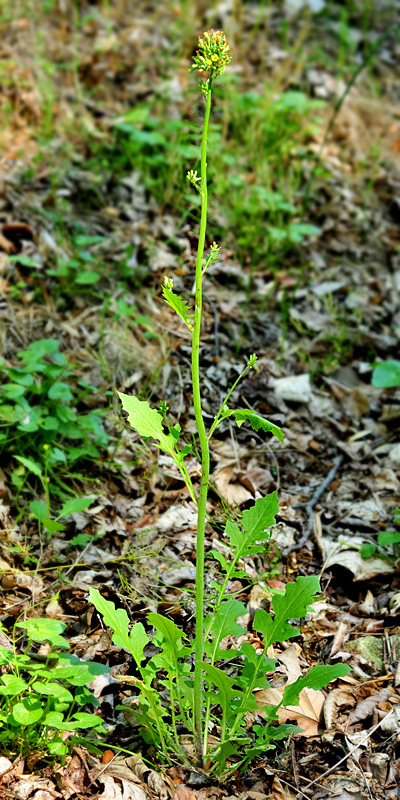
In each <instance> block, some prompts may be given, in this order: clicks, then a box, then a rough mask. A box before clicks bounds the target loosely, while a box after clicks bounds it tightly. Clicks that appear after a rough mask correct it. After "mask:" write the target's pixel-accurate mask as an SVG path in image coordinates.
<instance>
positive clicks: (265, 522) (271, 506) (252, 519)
mask: <svg viewBox="0 0 400 800" xmlns="http://www.w3.org/2000/svg"><path fill="white" fill-rule="evenodd" d="M278 511H279V500H278V495H277V493H276V492H271V494H267V495H266V496H265V497H260V498H259V499H258V500H256V502H255V503H254V505H253V506H252V507H251V508H249V509H246V510H245V511H243V514H242V516H241V520H239V522H240V523H241V525H242V527H243V530H241V528H240V527H239V525H238V524H237V522H232V520H228V522H227V523H226V526H225V534H226V535H227V536H228V538H229V541H230V544H231V547H232V549H233V550H234V551H236V553H239V554H241V553H242V552H243V551H244V550H245V548H246V549H247V548H248V549H250V548H251V547H252V545H254V544H255V543H256V542H264V541H266V540H267V539H269V530H267V531H266V529H268V528H271V527H272V525H274V524H275V514H277V513H278Z"/></svg>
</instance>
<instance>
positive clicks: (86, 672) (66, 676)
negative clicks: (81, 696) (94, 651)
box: [56, 654, 110, 686]
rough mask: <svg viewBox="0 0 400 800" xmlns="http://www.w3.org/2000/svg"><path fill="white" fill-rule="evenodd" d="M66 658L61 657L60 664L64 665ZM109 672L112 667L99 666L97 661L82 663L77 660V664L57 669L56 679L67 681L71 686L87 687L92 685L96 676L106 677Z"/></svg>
mask: <svg viewBox="0 0 400 800" xmlns="http://www.w3.org/2000/svg"><path fill="white" fill-rule="evenodd" d="M68 655H69V654H68ZM64 658H65V656H63V655H60V658H59V663H62V661H63V659H64ZM109 672H110V667H107V666H106V665H105V664H98V663H97V662H96V661H87V662H81V661H79V659H77V663H74V664H72V665H71V666H61V667H57V674H56V677H57V678H58V679H59V680H61V681H66V682H67V683H69V684H71V686H86V684H87V683H91V681H92V680H93V679H94V678H95V677H96V675H106V674H107V673H109Z"/></svg>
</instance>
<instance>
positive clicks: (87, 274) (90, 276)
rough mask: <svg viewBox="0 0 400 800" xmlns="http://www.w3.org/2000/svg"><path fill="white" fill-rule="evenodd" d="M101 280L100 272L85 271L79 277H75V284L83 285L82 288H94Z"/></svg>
mask: <svg viewBox="0 0 400 800" xmlns="http://www.w3.org/2000/svg"><path fill="white" fill-rule="evenodd" d="M100 279H101V275H100V274H99V273H98V272H94V271H93V270H85V271H84V272H79V273H78V275H76V277H75V283H79V284H81V286H92V284H94V283H98V281H99V280H100Z"/></svg>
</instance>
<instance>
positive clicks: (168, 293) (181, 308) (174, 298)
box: [162, 284, 194, 331]
mask: <svg viewBox="0 0 400 800" xmlns="http://www.w3.org/2000/svg"><path fill="white" fill-rule="evenodd" d="M162 293H163V298H164V300H165V301H166V303H168V305H169V306H170V307H171V308H172V309H173V311H175V312H176V314H178V317H180V318H181V320H182V322H184V323H185V325H187V327H188V328H189V330H190V331H192V330H193V317H194V314H191V313H189V312H190V309H189V307H188V304H187V302H186V300H182V298H181V297H179V296H178V295H177V294H175V292H173V291H172V289H169V288H168V286H166V285H165V284H164V286H163V287H162Z"/></svg>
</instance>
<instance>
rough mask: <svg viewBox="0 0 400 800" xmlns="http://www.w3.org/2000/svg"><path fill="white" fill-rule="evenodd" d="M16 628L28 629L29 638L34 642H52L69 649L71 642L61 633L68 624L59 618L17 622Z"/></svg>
mask: <svg viewBox="0 0 400 800" xmlns="http://www.w3.org/2000/svg"><path fill="white" fill-rule="evenodd" d="M15 627H16V628H22V629H24V630H26V631H27V634H28V637H29V639H31V641H33V642H50V643H51V644H53V645H55V646H57V647H62V648H65V649H66V650H69V644H68V642H67V641H66V639H64V638H63V637H62V636H60V635H59V634H60V633H62V632H63V631H65V628H66V626H65V625H64V623H63V622H59V620H57V619H48V618H47V617H45V618H37V619H26V620H25V621H24V622H16V623H15Z"/></svg>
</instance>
